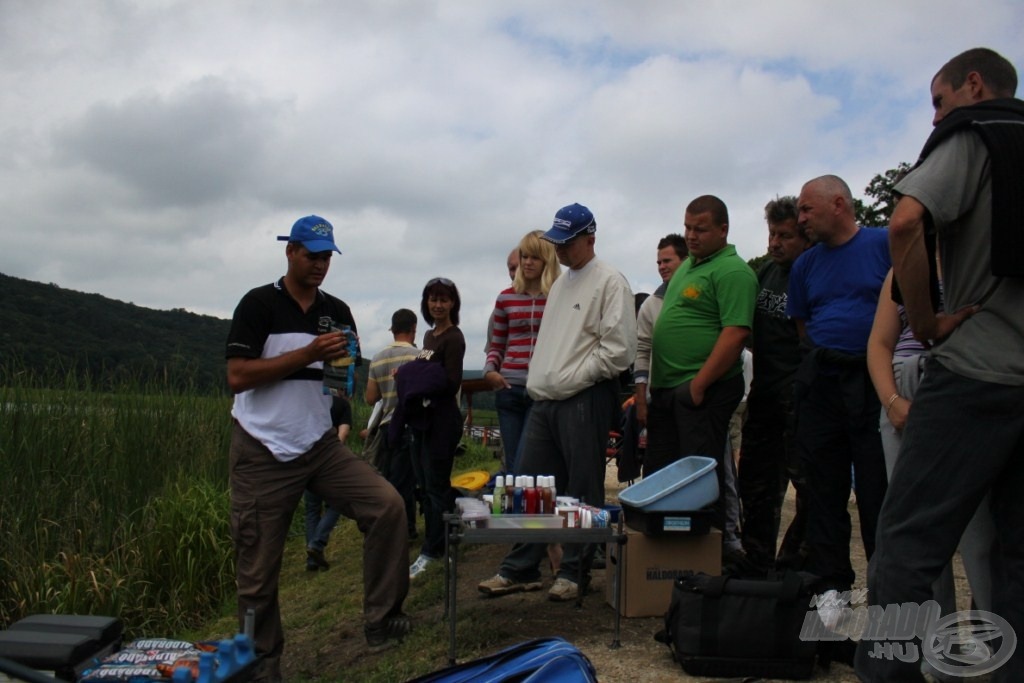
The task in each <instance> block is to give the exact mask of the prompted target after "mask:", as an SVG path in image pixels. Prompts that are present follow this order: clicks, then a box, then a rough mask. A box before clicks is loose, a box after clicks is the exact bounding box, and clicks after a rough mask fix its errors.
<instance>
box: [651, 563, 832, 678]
mask: <svg viewBox="0 0 1024 683" xmlns="http://www.w3.org/2000/svg"><path fill="white" fill-rule="evenodd" d="M811 585H812V582H811V581H810V580H805V579H804V577H803V576H802V575H801V574H799V573H797V572H794V571H787V572H784V573H781V574H779V575H777V576H773V577H771V578H768V579H739V578H735V577H731V576H709V575H708V574H704V573H703V572H701V573H694V572H690V571H687V572H683V574H682V575H681V576H679V577H678V578H677V579H676V580H675V584H674V585H673V588H672V602H671V603H670V605H669V609H668V612H667V613H666V614H665V630H664V631H660V632H658V633H657V634H656V635H655V636H654V637H655V639H656V640H659V641H661V642H663V643H666V644H667V645H668V646H669V648H671V650H672V653H673V657H674V658H675V660H676V661H678V662H679V663H680V664H681V665H682V667H683V670H684V671H686V672H687V673H688V674H690V675H693V676H712V677H730V678H746V677H757V678H788V679H803V678H810V677H811V675H812V673H813V672H814V662H815V654H816V652H817V646H818V643H817V642H814V641H809V642H808V641H803V640H800V629H801V627H802V626H803V623H804V618H805V617H806V616H807V614H808V612H809V610H810V609H811V608H810V607H809V605H810V597H811V595H812V594H813V593H812V591H811ZM815 618H817V615H815Z"/></svg>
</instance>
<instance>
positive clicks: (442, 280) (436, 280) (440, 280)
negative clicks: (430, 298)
mask: <svg viewBox="0 0 1024 683" xmlns="http://www.w3.org/2000/svg"><path fill="white" fill-rule="evenodd" d="M434 285H444V286H445V287H454V286H455V283H454V282H452V281H451V280H449V279H448V278H446V277H435V278H434V279H432V280H431V281H430V282H428V283H427V287H433V286H434Z"/></svg>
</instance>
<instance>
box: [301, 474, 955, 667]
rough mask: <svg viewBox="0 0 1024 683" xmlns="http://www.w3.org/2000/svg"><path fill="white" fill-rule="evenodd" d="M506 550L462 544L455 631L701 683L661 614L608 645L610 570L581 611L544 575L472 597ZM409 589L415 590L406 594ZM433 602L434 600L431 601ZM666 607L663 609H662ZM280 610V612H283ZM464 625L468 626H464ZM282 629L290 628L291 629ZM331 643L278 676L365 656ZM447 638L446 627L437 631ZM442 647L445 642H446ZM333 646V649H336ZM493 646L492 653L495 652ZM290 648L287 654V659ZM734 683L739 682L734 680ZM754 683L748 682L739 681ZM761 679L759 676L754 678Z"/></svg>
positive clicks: (860, 555)
mask: <svg viewBox="0 0 1024 683" xmlns="http://www.w3.org/2000/svg"><path fill="white" fill-rule="evenodd" d="M624 487H625V485H622V484H619V483H618V482H617V479H616V471H615V467H614V465H611V466H610V467H609V471H608V478H607V501H608V503H614V502H616V501H617V496H618V491H619V490H621V489H622V488H624ZM792 510H793V491H792V489H790V492H789V495H788V496H787V499H786V504H785V507H784V510H783V525H782V528H783V529H785V528H786V527H787V526H788V523H789V519H790V518H791V517H792ZM850 513H851V518H852V523H853V538H854V540H853V542H852V543H851V554H852V560H853V566H854V569H855V571H856V572H857V581H856V583H855V586H854V587H855V588H863V587H864V585H865V580H866V577H865V573H866V566H865V559H864V552H863V546H862V545H861V543H860V531H859V527H858V523H857V513H856V507H855V503H854V501H853V500H851V502H850ZM506 551H507V547H506V546H502V545H467V546H465V547H464V548H463V549H462V551H461V553H460V556H459V557H460V559H459V562H458V577H457V579H458V581H457V595H458V602H457V610H458V617H459V619H458V621H459V624H460V629H464V628H469V629H472V624H474V623H480V624H482V625H486V628H487V629H488V632H491V631H495V632H499V631H500V632H501V633H508V634H510V635H509V636H508V638H507V642H504V641H503V642H502V643H501V646H502V647H504V646H507V645H511V644H514V643H517V642H521V641H523V640H527V639H530V638H537V637H544V636H561V637H563V638H565V639H566V640H568V641H570V642H571V643H573V644H574V645H575V646H576V647H578V648H579V649H580V650H581V651H583V653H584V654H585V655H586V656H587V657H588V658H589V659H590V661H591V662H592V663H593V664H594V666H595V668H596V670H597V675H598V680H600V681H601V682H602V683H660V682H662V681H682V682H684V683H685V682H696V681H707V680H719V681H721V680H727V679H706V678H697V677H693V676H689V675H688V674H686V673H685V672H684V671H683V670H682V668H681V667H680V666H679V664H677V663H676V662H675V661H673V659H672V656H671V653H670V651H669V649H668V647H667V646H666V645H664V644H662V643H659V642H657V641H655V640H654V634H655V632H657V631H658V630H660V629H661V628H663V625H664V623H663V622H664V619H663V618H662V617H643V618H622V619H621V624H620V634H619V639H618V647H612V644H613V641H614V640H615V632H614V611H613V610H612V608H611V607H610V606H609V605H608V604H607V602H606V601H605V594H604V591H605V582H606V581H610V580H611V576H612V575H611V571H610V570H608V571H607V576H606V570H600V569H598V570H594V571H593V573H592V584H591V591H590V593H588V595H587V596H586V598H585V600H584V601H583V605H582V608H577V607H576V605H575V603H555V602H550V601H549V600H548V599H547V588H548V587H550V585H551V582H552V577H551V575H550V573H549V572H545V574H546V575H545V576H544V582H545V586H544V589H543V590H540V591H536V592H531V593H518V594H513V595H509V596H505V597H501V598H488V597H485V596H483V595H481V594H480V593H479V591H478V590H477V583H478V582H479V581H481V580H483V579H486V578H489V577H490V576H493V575H494V573H495V571H496V570H497V567H498V566H499V564H500V562H501V559H502V557H503V556H504V554H505V552H506ZM954 574H955V577H956V581H957V589H958V598H959V601H960V602H961V603H962V606H961V609H964V608H966V605H967V602H968V601H969V599H970V596H969V593H968V590H967V584H966V580H965V578H964V573H963V567H962V565H960V563H959V560H957V561H956V562H955V563H954ZM414 590H415V589H414ZM439 597H440V596H439ZM442 602H443V601H442V600H438V602H437V603H436V604H433V605H432V606H431V607H430V608H429V609H427V610H425V611H416V613H415V614H413V615H412V616H413V617H414V619H415V620H417V621H419V622H420V623H424V622H427V623H434V624H436V625H437V626H441V624H442V623H445V622H442V609H443V605H442ZM666 607H667V605H666ZM288 611H289V610H288V606H287V605H285V606H284V609H283V612H284V613H285V614H286V615H287V612H288ZM466 624H468V626H466ZM289 628H291V629H294V627H293V626H289ZM335 629H336V631H335V633H334V635H335V636H336V637H337V636H340V638H338V639H335V638H332V639H331V640H332V642H333V644H332V645H330V646H327V647H322V644H321V647H322V649H320V650H319V651H315V655H314V656H313V657H312V658H306V659H305V660H304V661H305V663H304V664H302V665H299V663H298V662H297V661H295V660H294V659H292V658H290V657H287V656H286V657H285V662H284V665H285V672H284V673H285V675H286V677H288V678H296V679H303V678H307V677H308V676H309V675H311V674H313V673H314V672H315V671H320V672H323V671H339V672H341V671H345V670H346V669H347V668H348V667H349V666H350V665H351V664H353V663H355V662H356V661H358V660H360V659H362V658H363V657H365V656H366V655H367V653H366V649H365V642H364V641H363V639H362V637H361V629H359V628H356V627H355V626H352V625H336V626H335ZM441 632H442V633H444V637H445V638H446V639H447V633H448V632H447V629H446V627H445V628H444V630H442V631H441ZM290 637H293V638H294V640H293V641H292V643H293V645H290V646H289V647H293V646H296V645H298V646H299V647H300V648H301V645H300V644H299V642H297V641H302V640H304V637H303V636H302V635H301V629H294V630H291V631H290ZM446 643H447V640H446ZM339 645H340V647H339ZM497 649H499V648H497V647H496V648H495V650H497ZM294 652H295V650H293V654H294ZM456 657H457V659H458V661H460V662H461V661H465V660H466V658H467V655H465V654H463V653H461V652H459V651H458V647H457V648H456ZM734 680H737V681H738V680H740V679H734ZM747 680H754V679H747ZM757 680H761V679H757ZM812 680H814V681H822V682H829V683H853V682H855V681H857V680H858V679H857V677H856V675H855V674H854V672H853V670H852V669H851V668H850V667H849V666H846V665H844V664H838V663H836V664H833V665H832V666H831V668H830V670H828V671H825V670H823V669H816V670H815V674H814V677H813V679H812Z"/></svg>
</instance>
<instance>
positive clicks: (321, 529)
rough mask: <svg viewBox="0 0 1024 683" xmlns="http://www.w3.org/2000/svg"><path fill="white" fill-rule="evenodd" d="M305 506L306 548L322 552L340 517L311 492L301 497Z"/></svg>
mask: <svg viewBox="0 0 1024 683" xmlns="http://www.w3.org/2000/svg"><path fill="white" fill-rule="evenodd" d="M303 501H304V502H305V504H306V547H307V548H313V549H314V550H319V551H320V552H323V550H324V548H326V547H327V541H328V539H330V537H331V532H332V531H334V527H335V526H336V525H337V524H338V519H340V518H341V515H340V514H339V513H338V511H337V510H335V509H334V508H332V507H331V506H330V505H328V504H327V503H326V502H325V501H324V499H323V498H321V497H320V496H318V495H316V494H315V493H313V492H312V491H306V493H305V494H304V495H303Z"/></svg>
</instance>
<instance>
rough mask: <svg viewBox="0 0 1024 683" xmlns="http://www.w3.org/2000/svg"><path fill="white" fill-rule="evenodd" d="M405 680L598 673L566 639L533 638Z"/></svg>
mask: <svg viewBox="0 0 1024 683" xmlns="http://www.w3.org/2000/svg"><path fill="white" fill-rule="evenodd" d="M407 683H597V672H596V671H595V670H594V665H593V664H591V663H590V660H589V659H587V657H586V655H584V654H583V653H582V652H580V651H579V650H578V649H576V647H575V646H574V645H572V644H571V643H569V642H568V641H566V640H565V639H563V638H535V639H533V640H527V641H524V642H522V643H518V644H516V645H513V646H511V647H508V648H506V649H504V650H501V651H500V652H496V653H494V654H492V655H488V656H486V657H481V658H479V659H474V660H471V661H468V662H463V663H462V664H456V665H455V666H450V667H448V668H446V669H441V670H440V671H435V672H433V673H429V674H426V675H425V676H420V677H419V678H414V679H412V680H411V681H407Z"/></svg>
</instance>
